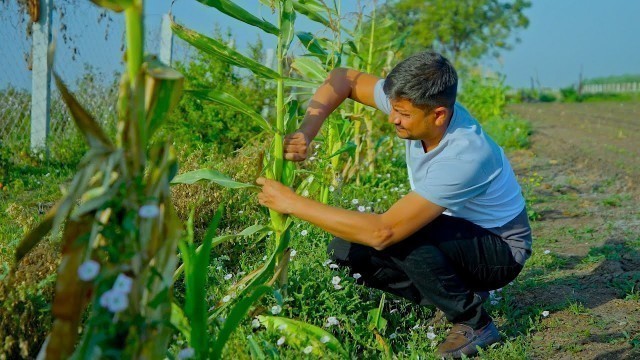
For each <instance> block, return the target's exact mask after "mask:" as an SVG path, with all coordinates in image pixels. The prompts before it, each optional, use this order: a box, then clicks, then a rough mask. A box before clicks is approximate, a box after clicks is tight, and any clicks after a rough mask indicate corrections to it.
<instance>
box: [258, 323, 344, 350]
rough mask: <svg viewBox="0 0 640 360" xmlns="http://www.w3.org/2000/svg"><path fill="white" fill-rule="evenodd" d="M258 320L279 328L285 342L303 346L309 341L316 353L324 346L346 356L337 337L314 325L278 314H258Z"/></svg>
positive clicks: (267, 325) (265, 324) (268, 325)
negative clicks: (285, 338) (285, 337)
mask: <svg viewBox="0 0 640 360" xmlns="http://www.w3.org/2000/svg"><path fill="white" fill-rule="evenodd" d="M258 320H259V321H260V323H262V324H263V325H264V326H266V327H267V328H270V329H279V331H280V332H282V333H284V334H285V335H286V336H287V342H288V343H289V344H290V345H294V346H298V347H304V346H305V345H307V344H309V343H310V342H311V343H314V344H315V345H316V346H314V353H315V354H317V355H322V354H323V352H322V350H321V349H322V347H323V346H325V347H326V348H328V349H329V350H331V351H334V352H336V353H339V354H341V355H343V356H345V357H346V356H348V353H347V352H346V351H345V350H344V348H343V347H342V345H341V344H340V342H339V341H338V339H336V338H335V337H334V336H333V335H332V334H331V333H330V332H328V331H325V330H323V329H321V328H319V327H317V326H315V325H311V324H307V323H305V322H302V321H298V320H293V319H288V318H284V317H279V316H267V315H261V316H258ZM327 339H328V340H329V341H327Z"/></svg>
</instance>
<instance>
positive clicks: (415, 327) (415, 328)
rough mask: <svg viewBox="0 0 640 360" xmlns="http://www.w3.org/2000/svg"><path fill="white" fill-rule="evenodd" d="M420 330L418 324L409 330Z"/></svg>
mask: <svg viewBox="0 0 640 360" xmlns="http://www.w3.org/2000/svg"><path fill="white" fill-rule="evenodd" d="M418 329H420V324H415V325H413V327H412V328H411V330H418Z"/></svg>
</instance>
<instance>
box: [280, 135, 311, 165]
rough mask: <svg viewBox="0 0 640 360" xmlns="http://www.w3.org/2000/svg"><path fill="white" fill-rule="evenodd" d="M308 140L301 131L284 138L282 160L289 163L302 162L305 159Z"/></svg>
mask: <svg viewBox="0 0 640 360" xmlns="http://www.w3.org/2000/svg"><path fill="white" fill-rule="evenodd" d="M308 148H309V140H308V139H307V136H306V135H305V134H304V133H303V132H302V131H296V132H294V133H293V134H289V135H287V136H285V138H284V158H285V159H286V160H291V161H303V160H305V159H306V158H307V151H308Z"/></svg>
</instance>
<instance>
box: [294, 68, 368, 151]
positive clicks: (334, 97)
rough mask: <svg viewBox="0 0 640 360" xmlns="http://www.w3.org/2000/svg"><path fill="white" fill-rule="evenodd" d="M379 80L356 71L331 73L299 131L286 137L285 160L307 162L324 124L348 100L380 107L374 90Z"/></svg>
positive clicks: (342, 70)
mask: <svg viewBox="0 0 640 360" xmlns="http://www.w3.org/2000/svg"><path fill="white" fill-rule="evenodd" d="M378 80H380V78H378V77H377V76H373V75H370V74H367V73H363V72H360V71H357V70H353V69H343V68H336V69H333V70H331V72H330V73H329V76H328V77H327V79H326V80H325V81H324V83H322V85H320V87H318V89H317V90H316V92H315V93H314V95H313V97H312V98H311V100H310V101H309V106H308V107H307V112H306V113H305V116H304V119H303V121H302V124H300V128H299V129H298V131H297V132H295V133H294V134H291V135H288V136H287V137H286V138H285V142H284V157H285V159H287V160H292V161H302V160H304V159H305V158H306V154H307V146H308V145H309V143H310V142H311V140H313V138H315V137H316V135H317V134H318V131H319V130H320V127H321V126H322V124H323V123H324V121H325V120H326V119H327V117H329V114H331V113H332V112H333V111H334V110H335V109H336V108H337V107H338V106H340V104H342V102H343V101H344V100H346V99H347V98H349V99H353V100H355V101H357V102H359V103H362V104H364V105H368V106H371V107H376V104H375V99H374V88H375V85H376V83H377V82H378Z"/></svg>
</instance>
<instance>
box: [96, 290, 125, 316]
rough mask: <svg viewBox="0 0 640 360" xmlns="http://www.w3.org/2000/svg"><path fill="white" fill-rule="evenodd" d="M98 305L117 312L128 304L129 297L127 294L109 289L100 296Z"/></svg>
mask: <svg viewBox="0 0 640 360" xmlns="http://www.w3.org/2000/svg"><path fill="white" fill-rule="evenodd" d="M100 305H102V307H106V308H107V309H108V310H109V311H111V312H112V313H117V312H120V311H122V310H124V309H126V308H127V307H128V306H129V298H128V297H127V294H125V293H123V292H119V291H114V290H113V289H111V290H108V291H106V292H104V293H103V294H102V296H100Z"/></svg>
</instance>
